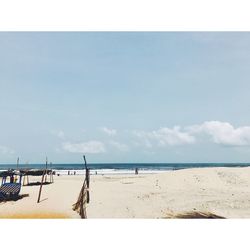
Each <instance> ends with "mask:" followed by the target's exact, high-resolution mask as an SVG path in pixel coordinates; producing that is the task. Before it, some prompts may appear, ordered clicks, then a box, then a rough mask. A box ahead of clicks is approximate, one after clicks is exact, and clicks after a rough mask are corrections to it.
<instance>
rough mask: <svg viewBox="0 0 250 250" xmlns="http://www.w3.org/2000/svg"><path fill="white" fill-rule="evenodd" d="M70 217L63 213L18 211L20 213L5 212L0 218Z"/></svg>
mask: <svg viewBox="0 0 250 250" xmlns="http://www.w3.org/2000/svg"><path fill="white" fill-rule="evenodd" d="M69 218H70V217H69V216H68V215H67V214H63V213H53V212H48V213H43V212H41V213H27V214H25V213H20V214H7V215H1V214H0V219H69Z"/></svg>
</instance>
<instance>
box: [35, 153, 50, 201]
mask: <svg viewBox="0 0 250 250" xmlns="http://www.w3.org/2000/svg"><path fill="white" fill-rule="evenodd" d="M47 164H48V159H47V157H46V169H45V170H44V171H43V176H42V181H41V184H40V188H39V194H38V198H37V203H39V202H40V198H41V193H42V188H43V180H44V175H45V173H47Z"/></svg>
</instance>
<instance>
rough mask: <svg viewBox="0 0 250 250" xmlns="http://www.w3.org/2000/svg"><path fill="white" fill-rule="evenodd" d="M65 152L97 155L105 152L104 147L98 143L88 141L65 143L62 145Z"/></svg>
mask: <svg viewBox="0 0 250 250" xmlns="http://www.w3.org/2000/svg"><path fill="white" fill-rule="evenodd" d="M62 146H63V149H64V150H65V151H68V152H71V153H89V154H98V153H104V152H105V151H106V149H105V145H104V144H103V143H102V142H100V141H88V142H81V143H70V142H65V143H63V144H62Z"/></svg>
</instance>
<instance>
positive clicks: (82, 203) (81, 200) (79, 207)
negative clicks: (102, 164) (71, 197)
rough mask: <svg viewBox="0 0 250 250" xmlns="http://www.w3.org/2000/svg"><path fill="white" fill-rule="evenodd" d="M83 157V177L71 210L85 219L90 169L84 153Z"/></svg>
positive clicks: (88, 198)
mask: <svg viewBox="0 0 250 250" xmlns="http://www.w3.org/2000/svg"><path fill="white" fill-rule="evenodd" d="M83 159H84V163H85V178H84V182H83V185H82V188H81V191H80V194H79V196H78V199H77V202H76V203H75V204H73V210H74V211H76V212H78V213H79V215H80V216H81V218H82V219H87V213H86V205H87V204H88V203H89V201H90V196H89V183H90V170H89V168H88V167H87V161H86V157H85V155H84V156H83Z"/></svg>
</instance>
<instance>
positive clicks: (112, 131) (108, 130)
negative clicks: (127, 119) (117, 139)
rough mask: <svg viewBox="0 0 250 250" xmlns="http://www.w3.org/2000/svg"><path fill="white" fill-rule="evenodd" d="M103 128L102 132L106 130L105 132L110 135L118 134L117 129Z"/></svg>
mask: <svg viewBox="0 0 250 250" xmlns="http://www.w3.org/2000/svg"><path fill="white" fill-rule="evenodd" d="M101 130H102V132H104V133H105V134H107V135H110V136H114V135H116V134H117V131H116V130H115V129H111V128H106V127H102V128H101Z"/></svg>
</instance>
